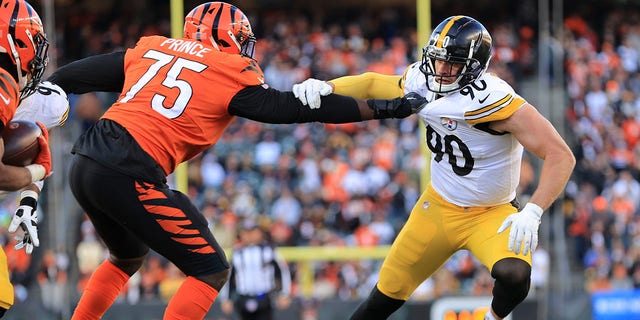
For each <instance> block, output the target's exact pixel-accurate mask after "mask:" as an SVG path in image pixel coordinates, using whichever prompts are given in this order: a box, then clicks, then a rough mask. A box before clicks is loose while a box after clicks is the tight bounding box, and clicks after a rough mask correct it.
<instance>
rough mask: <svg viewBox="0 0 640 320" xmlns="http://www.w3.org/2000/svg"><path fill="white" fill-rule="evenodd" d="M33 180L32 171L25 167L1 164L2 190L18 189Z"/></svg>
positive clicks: (0, 188)
mask: <svg viewBox="0 0 640 320" xmlns="http://www.w3.org/2000/svg"><path fill="white" fill-rule="evenodd" d="M31 182H32V177H31V172H30V171H29V170H27V169H25V168H23V167H14V166H8V165H5V164H0V190H3V191H17V190H20V189H22V188H24V187H26V186H28V185H30V184H31Z"/></svg>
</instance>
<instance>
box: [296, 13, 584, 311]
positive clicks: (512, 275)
mask: <svg viewBox="0 0 640 320" xmlns="http://www.w3.org/2000/svg"><path fill="white" fill-rule="evenodd" d="M491 50H492V49H491V36H490V35H489V33H488V32H487V30H486V29H485V27H484V26H483V25H482V24H481V23H479V22H478V21H476V20H475V19H473V18H471V17H467V16H452V17H449V18H447V19H445V20H444V21H442V22H441V23H440V24H439V25H438V26H437V27H436V28H435V29H434V31H433V33H432V34H431V36H430V38H429V42H428V44H427V45H426V46H425V47H424V48H423V57H422V61H418V62H415V63H413V64H412V65H410V66H409V67H408V68H407V69H406V71H405V72H404V74H403V75H381V74H376V73H364V74H361V75H356V76H347V77H342V78H338V79H334V80H331V81H329V82H324V81H320V80H316V79H308V80H306V81H304V82H302V83H300V84H296V85H294V87H293V92H294V95H295V96H296V97H297V98H298V99H300V100H301V101H302V102H303V104H305V105H308V106H309V107H311V108H319V107H320V106H321V102H322V99H321V96H324V95H327V94H329V93H338V94H342V95H348V96H349V95H350V96H354V97H359V98H385V99H388V98H392V97H400V96H402V95H403V94H404V93H408V92H412V91H414V92H418V93H420V94H421V95H423V96H424V97H425V98H426V99H427V101H428V102H427V103H426V104H425V105H424V106H423V107H422V108H421V109H420V111H418V112H417V114H418V116H419V117H420V118H421V119H422V121H423V123H424V125H425V126H426V133H427V134H426V143H427V145H428V147H429V149H430V150H431V161H430V165H431V182H430V184H429V185H428V187H427V189H426V190H424V192H423V194H422V196H421V197H420V199H419V200H418V202H417V203H416V204H415V206H414V207H413V209H412V211H411V214H410V216H409V219H408V221H407V223H406V224H405V226H404V227H403V228H402V230H401V231H400V233H399V235H398V237H397V238H396V240H395V241H394V243H393V245H392V247H391V250H390V252H389V255H388V256H387V257H386V259H385V260H384V262H383V265H382V267H381V270H380V277H379V280H378V283H377V284H376V286H375V288H373V290H372V292H371V294H370V295H369V297H368V298H367V299H366V300H365V301H364V302H363V303H362V304H361V305H360V306H359V307H358V309H357V310H356V311H355V312H354V313H353V315H352V316H351V319H369V320H370V319H386V318H387V317H389V316H390V315H391V314H392V313H393V312H394V311H396V310H397V309H398V308H400V307H401V306H402V304H403V303H404V302H405V301H406V300H407V299H408V298H409V296H410V295H411V294H412V293H413V291H414V290H415V289H416V287H417V286H418V285H419V284H420V283H422V282H423V281H424V280H425V279H427V278H428V277H430V276H431V275H432V274H433V273H434V272H436V271H437V270H438V269H439V268H440V267H441V266H442V265H443V264H444V263H445V262H446V261H447V260H448V259H449V258H450V257H451V256H452V255H453V254H454V253H455V252H456V251H458V250H461V249H468V250H469V251H470V252H471V253H473V254H474V255H475V256H476V257H477V258H478V260H479V261H480V262H482V264H483V265H485V266H486V267H487V268H488V269H489V270H490V271H491V276H492V277H493V278H494V279H495V283H494V288H493V300H492V303H491V309H490V311H488V312H487V313H486V315H485V319H502V318H504V317H506V316H507V315H509V313H511V311H513V309H514V308H515V307H516V306H517V305H518V304H519V303H520V302H522V301H523V300H524V298H525V297H526V296H527V293H528V291H529V285H530V276H531V254H530V253H531V252H532V251H533V250H535V249H536V246H537V244H538V226H539V224H540V219H541V218H542V213H543V212H544V210H546V209H548V208H549V206H550V205H551V204H552V202H553V201H554V200H555V199H556V198H557V197H558V196H559V195H560V194H561V193H562V191H563V189H564V187H565V185H566V183H567V181H568V179H569V177H570V175H571V172H572V170H573V167H574V165H575V159H574V157H573V154H572V153H571V150H570V149H569V147H568V146H567V144H566V143H565V142H564V140H563V139H562V138H561V136H560V135H559V134H558V132H557V131H556V130H555V128H554V127H553V126H552V125H551V123H550V122H549V121H547V119H545V118H544V117H543V116H542V115H541V114H540V113H539V112H538V111H537V110H536V108H535V107H534V106H532V105H531V104H529V103H528V102H527V101H525V99H523V98H522V97H521V96H519V95H518V94H517V93H516V92H514V90H513V89H512V88H511V86H509V85H508V84H507V83H506V82H505V81H503V80H502V79H500V78H499V77H497V76H496V75H493V74H488V73H485V71H486V70H487V67H488V64H489V60H490V58H491ZM523 148H524V149H526V150H528V151H529V152H531V153H532V154H534V155H535V156H537V157H539V158H540V159H542V160H543V165H542V169H541V173H540V177H539V183H538V185H537V188H536V190H535V192H534V193H533V194H532V196H531V198H530V200H529V202H528V203H527V204H526V205H524V207H523V208H522V209H521V210H520V211H518V209H519V208H518V207H519V205H518V204H517V201H516V187H517V185H518V181H519V177H520V164H521V159H522V153H523Z"/></svg>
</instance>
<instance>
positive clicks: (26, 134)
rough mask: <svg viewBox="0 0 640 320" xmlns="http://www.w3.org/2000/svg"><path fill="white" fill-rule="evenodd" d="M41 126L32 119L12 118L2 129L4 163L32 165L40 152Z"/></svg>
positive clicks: (20, 165)
mask: <svg viewBox="0 0 640 320" xmlns="http://www.w3.org/2000/svg"><path fill="white" fill-rule="evenodd" d="M41 134H42V130H40V127H39V126H38V125H37V124H36V123H35V122H32V121H26V120H12V121H10V122H9V124H7V126H6V127H5V128H4V130H3V131H2V139H3V140H4V155H3V156H2V163H4V164H8V165H11V166H18V167H24V166H26V165H30V164H32V163H33V160H35V158H36V156H37V155H38V153H39V152H40V145H39V144H38V137H39V136H40V135H41Z"/></svg>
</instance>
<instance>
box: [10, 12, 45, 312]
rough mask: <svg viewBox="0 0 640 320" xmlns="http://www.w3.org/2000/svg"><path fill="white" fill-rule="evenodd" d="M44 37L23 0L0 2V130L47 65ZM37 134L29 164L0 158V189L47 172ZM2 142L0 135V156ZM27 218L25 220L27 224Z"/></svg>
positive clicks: (13, 188)
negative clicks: (19, 164)
mask: <svg viewBox="0 0 640 320" xmlns="http://www.w3.org/2000/svg"><path fill="white" fill-rule="evenodd" d="M48 47H49V44H48V41H47V38H46V36H45V33H44V29H43V27H42V21H41V20H40V17H39V16H38V13H37V12H36V11H35V10H34V9H33V7H31V5H30V4H29V3H27V2H26V1H24V0H9V1H3V3H2V6H0V132H1V131H2V129H4V127H5V126H6V125H7V124H8V123H9V121H11V119H12V118H13V117H14V114H15V113H16V108H17V107H18V103H19V102H20V100H21V99H25V98H27V97H28V96H29V95H31V94H32V93H33V92H34V91H35V90H36V87H37V85H38V83H39V82H40V79H41V78H42V75H43V73H44V71H45V67H46V65H47V49H48ZM38 125H39V126H40V128H41V129H42V131H43V134H42V135H41V136H40V137H39V138H38V143H39V145H40V153H39V154H38V156H37V157H36V159H35V161H34V163H33V164H30V165H27V166H26V167H14V166H9V165H5V164H3V163H1V162H0V190H3V191H17V190H20V189H22V188H24V187H26V186H28V185H30V184H31V183H33V182H37V181H41V180H43V179H44V178H45V177H46V176H47V175H49V173H50V172H51V154H50V151H49V145H48V133H47V130H46V128H45V127H44V124H42V123H38ZM3 154H4V142H3V141H2V139H1V138H0V158H2V155H3ZM30 223H31V222H30V221H29V224H30ZM13 301H14V293H13V286H12V285H11V282H10V281H9V273H8V266H7V257H6V256H5V254H4V251H2V249H1V248H0V317H2V316H3V315H4V314H5V312H6V311H7V310H8V309H9V308H10V307H11V306H12V305H13Z"/></svg>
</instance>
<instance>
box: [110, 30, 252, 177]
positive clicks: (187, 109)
mask: <svg viewBox="0 0 640 320" xmlns="http://www.w3.org/2000/svg"><path fill="white" fill-rule="evenodd" d="M124 68H125V82H124V87H123V91H122V94H121V95H120V97H119V98H118V101H116V103H114V104H113V106H112V107H111V108H109V109H108V110H107V112H106V113H105V114H104V115H103V117H104V118H107V119H111V120H114V121H116V122H118V123H119V124H120V125H122V126H123V127H125V128H126V129H127V131H129V133H131V135H132V136H133V137H134V138H135V139H136V141H137V142H138V143H139V144H140V146H141V147H142V148H143V149H144V150H145V151H146V152H147V153H149V155H151V156H152V157H153V158H154V159H155V160H156V161H157V162H158V164H160V166H162V168H163V169H164V171H165V173H166V174H169V173H171V172H173V171H174V170H175V167H176V166H177V165H178V164H180V163H181V162H183V161H186V160H189V159H191V158H192V157H194V156H195V155H197V154H198V153H200V152H202V151H203V150H205V149H207V148H209V147H211V146H213V145H214V144H215V143H216V142H217V141H218V139H219V138H220V136H221V135H222V133H223V132H224V130H225V129H226V128H227V126H228V125H229V123H230V122H231V120H232V119H233V116H232V115H230V114H229V112H228V111H227V108H228V105H229V102H230V101H231V99H232V98H233V96H234V95H235V94H236V93H237V92H238V91H240V90H241V89H243V88H245V87H247V86H255V85H261V84H263V83H264V76H263V73H262V70H261V68H260V66H259V65H258V64H257V63H256V62H255V61H254V60H252V59H249V58H245V57H242V56H240V55H233V54H227V53H223V52H219V51H217V50H216V49H215V48H213V47H211V46H208V45H206V44H203V43H202V42H199V41H192V40H187V39H174V38H166V37H161V36H152V37H143V38H141V39H140V40H139V41H138V43H137V45H136V47H135V48H133V49H129V50H128V51H127V53H126V55H125V63H124Z"/></svg>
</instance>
